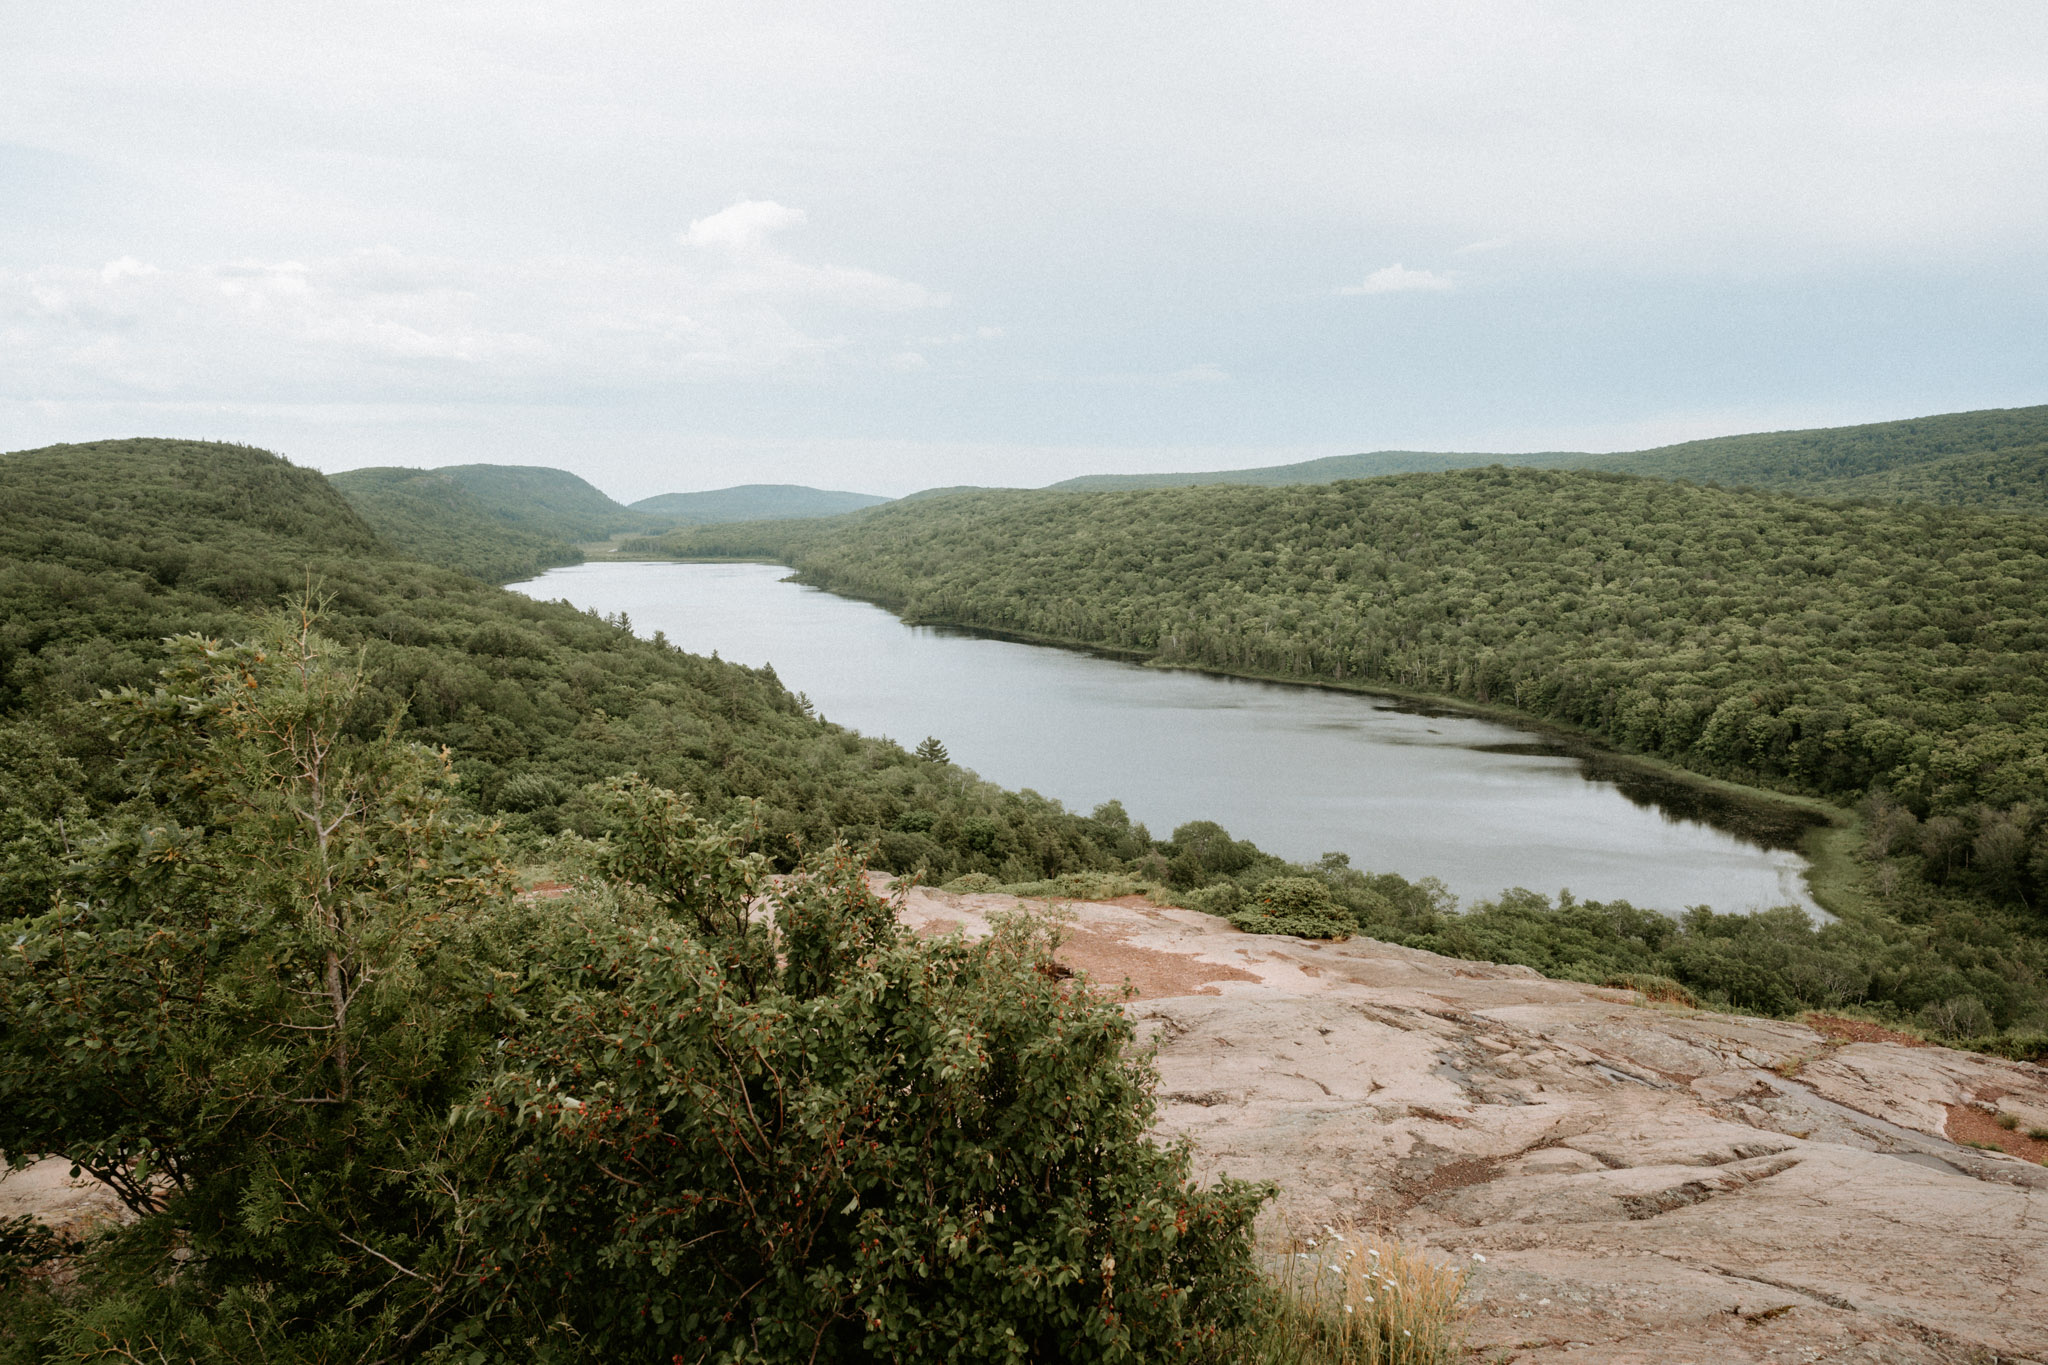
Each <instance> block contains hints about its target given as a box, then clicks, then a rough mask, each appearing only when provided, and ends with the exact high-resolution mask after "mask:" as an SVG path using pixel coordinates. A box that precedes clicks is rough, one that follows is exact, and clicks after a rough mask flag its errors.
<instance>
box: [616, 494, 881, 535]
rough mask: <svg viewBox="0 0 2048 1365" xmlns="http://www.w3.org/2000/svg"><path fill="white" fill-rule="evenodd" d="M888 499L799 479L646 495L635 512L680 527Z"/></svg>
mask: <svg viewBox="0 0 2048 1365" xmlns="http://www.w3.org/2000/svg"><path fill="white" fill-rule="evenodd" d="M888 501H889V499H888V498H878V497H876V496H875V495H874V494H872V493H844V492H839V491H836V490H833V489H829V488H806V487H804V486H803V485H802V484H794V483H743V484H740V485H739V486H738V487H735V488H714V489H712V490H711V491H709V492H706V493H663V494H660V495H659V496H656V497H652V498H642V499H641V500H640V501H639V502H636V503H634V504H633V505H632V510H633V511H635V512H641V513H645V514H647V515H649V516H653V517H659V518H660V519H661V520H663V521H666V522H669V523H671V524H674V525H678V526H712V525H717V524H719V523H722V522H729V521H787V520H790V519H791V518H794V517H830V516H836V515H837V514H839V513H841V512H855V511H858V510H860V509H861V508H863V507H873V506H876V505H877V504H879V503H885V502H888Z"/></svg>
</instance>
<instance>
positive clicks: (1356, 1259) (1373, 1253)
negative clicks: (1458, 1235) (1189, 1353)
mask: <svg viewBox="0 0 2048 1365" xmlns="http://www.w3.org/2000/svg"><path fill="white" fill-rule="evenodd" d="M1466 1277H1467V1268H1466V1267H1465V1266H1462V1265H1459V1264H1456V1263H1454V1262H1451V1261H1448V1260H1446V1259H1445V1258H1443V1257H1441V1256H1431V1255H1429V1254H1427V1253H1424V1252H1421V1251H1418V1250H1416V1249H1414V1248H1412V1247H1407V1246H1404V1245H1402V1244H1401V1243H1399V1242H1395V1241H1391V1240H1388V1239H1385V1238H1378V1237H1371V1236H1365V1235H1361V1234H1360V1233H1358V1232H1357V1231H1356V1230H1354V1229H1346V1230H1344V1231H1339V1230H1337V1229H1334V1228H1326V1229H1324V1232H1323V1235H1322V1236H1321V1237H1317V1238H1310V1239H1303V1240H1298V1241H1296V1242H1294V1243H1293V1245H1292V1249H1291V1250H1289V1251H1287V1252H1285V1253H1284V1254H1283V1258H1282V1262H1281V1263H1280V1264H1276V1265H1275V1266H1274V1267H1273V1274H1272V1278H1271V1281H1270V1283H1269V1289H1268V1293H1267V1295H1266V1297H1265V1300H1264V1302H1263V1303H1262V1304H1261V1305H1260V1307H1259V1309H1258V1311H1257V1312H1256V1313H1255V1315H1254V1318H1253V1321H1252V1322H1251V1323H1250V1324H1249V1325H1248V1326H1247V1327H1245V1328H1244V1329H1242V1330H1241V1331H1240V1332H1239V1333H1237V1334H1236V1337H1235V1339H1233V1340H1232V1341H1230V1342H1229V1343H1228V1348H1227V1351H1226V1353H1225V1355H1224V1357H1223V1358H1225V1359H1228V1360H1231V1361H1233V1362H1245V1365H1449V1362H1451V1361H1454V1360H1458V1359H1460V1356H1461V1350H1462V1337H1463V1322H1462V1319H1463V1314H1462V1312H1461V1311H1460V1309H1459V1300H1460V1298H1462V1296H1463V1295H1464V1292H1465V1282H1466Z"/></svg>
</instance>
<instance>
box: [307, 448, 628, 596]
mask: <svg viewBox="0 0 2048 1365" xmlns="http://www.w3.org/2000/svg"><path fill="white" fill-rule="evenodd" d="M547 472H550V473H552V472H553V471H547ZM328 481H329V482H330V483H332V484H333V485H334V487H335V489H336V491H338V492H339V493H340V494H341V495H342V496H343V497H345V498H347V499H348V501H349V505H350V506H351V507H353V508H354V509H355V510H356V511H357V513H359V514H360V515H361V516H362V518H363V520H364V521H366V522H368V523H369V525H370V526H371V527H372V528H374V529H375V531H376V532H377V534H378V535H379V536H381V537H383V539H384V541H385V543H386V544H388V545H390V546H391V547H392V548H393V549H395V550H397V551H398V552H399V553H400V554H402V555H404V556H406V557H407V558H408V559H420V560H425V561H426V562H427V563H429V564H439V565H441V566H442V567H443V568H448V569H454V570H457V571H458V572H461V573H466V574H468V575H469V576H470V577H472V578H481V579H483V580H484V581H485V582H487V583H510V582H513V581H515V580H517V579H521V578H531V577H533V576H534V575H535V574H537V573H539V572H540V571H541V570H543V569H549V568H553V567H554V566H556V565H558V564H580V563H582V562H583V552H582V551H581V550H579V549H577V548H576V546H575V544H574V543H572V542H571V541H569V540H567V539H565V538H564V537H562V536H559V535H549V534H547V533H546V532H545V531H541V530H537V529H533V528H532V527H531V526H528V525H521V524H520V523H519V522H516V521H508V520H506V519H505V518H504V517H503V516H500V515H498V514H496V513H494V512H493V511H492V509H491V508H490V506H489V505H488V504H486V503H485V502H484V500H483V499H482V498H479V497H478V496H476V494H474V493H472V492H470V490H469V489H468V488H466V487H464V486H463V484H462V483H461V482H460V481H459V480H457V479H455V478H454V477H452V476H451V475H450V473H449V471H447V470H445V469H351V470H349V471H348V472H346V473H343V474H334V475H330V476H329V479H328ZM592 491H593V492H595V491H596V490H594V489H593V490H592ZM599 496H603V495H602V494H600V495H599Z"/></svg>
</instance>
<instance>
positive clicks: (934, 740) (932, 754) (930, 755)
mask: <svg viewBox="0 0 2048 1365" xmlns="http://www.w3.org/2000/svg"><path fill="white" fill-rule="evenodd" d="M912 752H914V753H915V754H916V755H917V756H918V757H919V758H921V759H923V760H924V761H925V762H927V763H944V762H946V761H947V757H946V746H945V745H944V744H941V743H940V742H939V738H938V736H937V735H926V736H925V737H924V738H923V739H921V740H919V741H918V742H917V748H916V749H914V750H913V751H912Z"/></svg>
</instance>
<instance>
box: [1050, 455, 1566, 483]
mask: <svg viewBox="0 0 2048 1365" xmlns="http://www.w3.org/2000/svg"><path fill="white" fill-rule="evenodd" d="M1577 458H1579V457H1578V456H1575V455H1570V454H1567V453H1564V452H1559V451H1551V452H1549V453H1547V454H1542V455H1475V454H1455V453H1438V452H1432V451H1426V450H1375V451H1371V452H1369V453H1367V454H1362V455H1325V456H1324V457H1323V458H1322V459H1320V460H1303V461H1302V462H1301V463H1299V464H1275V465H1261V466H1259V467H1257V468H1255V469H1215V470H1206V471H1191V472H1188V473H1183V474H1083V475H1081V476H1080V477H1079V478H1073V479H1062V480H1061V481H1060V482H1058V483H1055V484H1049V485H1047V486H1048V487H1050V488H1057V489H1061V490H1063V491H1066V492H1073V493H1099V492H1103V491H1105V490H1107V489H1112V488H1193V487H1197V486H1199V485H1201V484H1207V483H1250V484H1289V483H1335V482H1337V480H1339V479H1376V478H1379V477H1380V476H1381V475H1383V474H1436V473H1440V472H1442V471H1443V470H1446V469H1470V468H1472V467H1473V466H1475V465H1489V464H1538V465H1540V464H1545V463H1548V462H1549V461H1552V460H1561V459H1577Z"/></svg>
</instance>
